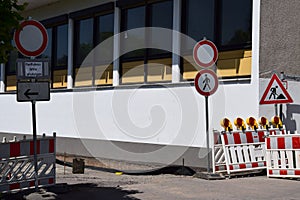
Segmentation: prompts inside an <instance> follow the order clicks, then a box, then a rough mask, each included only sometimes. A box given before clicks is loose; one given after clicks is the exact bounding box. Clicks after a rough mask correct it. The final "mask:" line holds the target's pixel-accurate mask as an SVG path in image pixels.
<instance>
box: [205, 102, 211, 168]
mask: <svg viewBox="0 0 300 200" xmlns="http://www.w3.org/2000/svg"><path fill="white" fill-rule="evenodd" d="M205 118H206V149H207V173H210V156H209V116H208V96H205Z"/></svg>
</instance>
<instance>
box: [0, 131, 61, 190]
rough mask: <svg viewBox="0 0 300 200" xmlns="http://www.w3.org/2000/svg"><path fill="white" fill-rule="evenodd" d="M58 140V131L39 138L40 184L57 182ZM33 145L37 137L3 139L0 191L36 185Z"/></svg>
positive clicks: (0, 145)
mask: <svg viewBox="0 0 300 200" xmlns="http://www.w3.org/2000/svg"><path fill="white" fill-rule="evenodd" d="M4 141H5V140H4ZM55 143H56V134H55V133H53V137H46V136H45V135H43V137H40V138H38V139H37V160H38V163H37V166H38V185H39V186H48V185H53V184H55V159H56V157H55V152H56V150H55ZM33 147H34V146H33V140H32V139H26V138H24V139H23V140H20V141H16V140H15V141H10V142H4V143H0V192H9V191H12V190H21V189H27V188H31V187H34V186H35V176H34V174H35V171H34V162H33V160H34V159H33V156H34V150H33Z"/></svg>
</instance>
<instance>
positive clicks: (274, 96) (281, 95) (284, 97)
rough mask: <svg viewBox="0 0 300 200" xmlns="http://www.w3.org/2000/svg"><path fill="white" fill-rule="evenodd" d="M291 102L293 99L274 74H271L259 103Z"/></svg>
mask: <svg viewBox="0 0 300 200" xmlns="http://www.w3.org/2000/svg"><path fill="white" fill-rule="evenodd" d="M283 103H293V99H292V98H291V96H290V95H289V93H288V91H287V90H286V89H285V87H284V86H283V84H282V82H281V81H280V79H279V78H278V76H277V75H276V74H273V76H272V78H271V80H270V82H269V84H268V86H267V88H266V90H265V92H264V94H263V96H262V97H261V100H260V102H259V104H283Z"/></svg>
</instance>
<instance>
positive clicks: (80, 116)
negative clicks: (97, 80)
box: [0, 84, 258, 147]
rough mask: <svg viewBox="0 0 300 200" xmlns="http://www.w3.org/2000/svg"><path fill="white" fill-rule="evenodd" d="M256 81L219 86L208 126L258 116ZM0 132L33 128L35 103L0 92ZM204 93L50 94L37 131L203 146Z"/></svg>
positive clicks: (175, 90) (39, 104) (39, 114)
mask: <svg viewBox="0 0 300 200" xmlns="http://www.w3.org/2000/svg"><path fill="white" fill-rule="evenodd" d="M255 93H256V86H254V85H252V84H245V85H241V86H239V87H236V86H234V85H221V86H220V88H219V90H218V91H217V93H216V94H215V95H213V96H212V97H211V98H209V101H210V102H209V105H210V108H209V110H210V130H212V129H220V128H221V127H220V125H219V122H220V119H221V118H223V117H224V116H227V117H229V118H231V119H234V118H235V117H237V116H241V117H244V118H246V117H248V116H250V115H251V116H258V109H257V101H256V100H257V99H254V98H253V97H254V96H255ZM0 109H1V112H2V114H1V123H0V132H12V133H31V132H32V131H31V126H32V124H31V103H17V102H16V96H15V95H14V94H5V95H1V105H0ZM204 109H205V108H204V97H202V96H200V95H199V94H198V93H196V91H195V89H194V87H192V86H180V87H169V88H145V89H141V88H140V89H126V88H125V89H121V88H120V89H114V90H99V91H81V92H65V93H64V92H62V93H52V94H51V101H49V102H37V127H38V134H42V133H43V132H45V133H52V132H57V136H61V137H73V138H90V139H100V140H113V141H125V142H138V143H151V144H168V145H182V146H194V147H205V146H206V145H205V144H206V143H205V141H206V137H205V118H204V117H205V112H204Z"/></svg>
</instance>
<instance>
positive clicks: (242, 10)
mask: <svg viewBox="0 0 300 200" xmlns="http://www.w3.org/2000/svg"><path fill="white" fill-rule="evenodd" d="M221 8H222V11H221V12H222V17H221V27H222V30H221V32H222V35H221V46H243V45H244V46H245V45H250V44H251V39H252V37H251V35H252V34H251V32H252V9H251V8H252V0H246V1H240V0H222V5H221Z"/></svg>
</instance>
